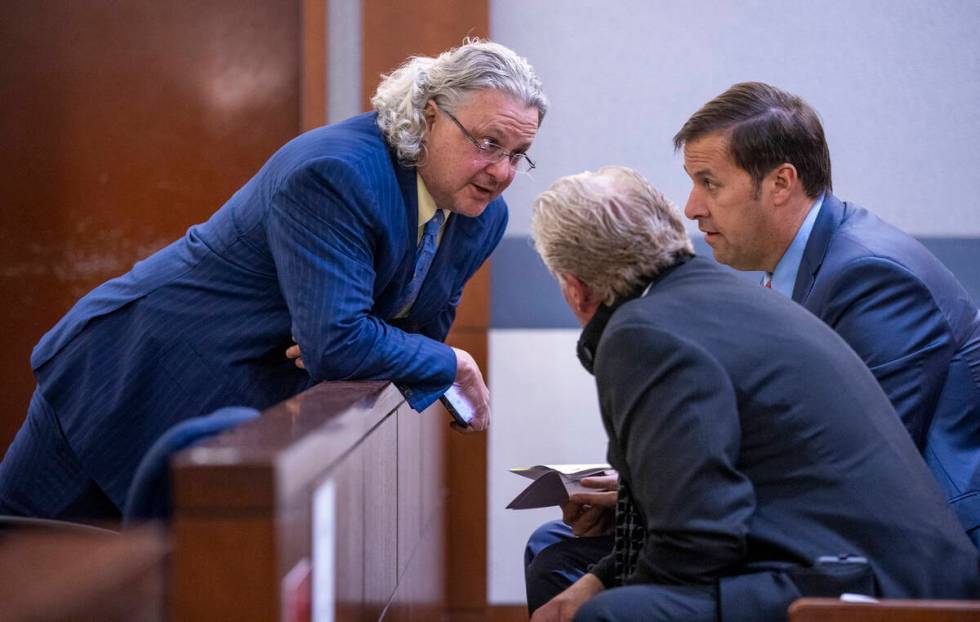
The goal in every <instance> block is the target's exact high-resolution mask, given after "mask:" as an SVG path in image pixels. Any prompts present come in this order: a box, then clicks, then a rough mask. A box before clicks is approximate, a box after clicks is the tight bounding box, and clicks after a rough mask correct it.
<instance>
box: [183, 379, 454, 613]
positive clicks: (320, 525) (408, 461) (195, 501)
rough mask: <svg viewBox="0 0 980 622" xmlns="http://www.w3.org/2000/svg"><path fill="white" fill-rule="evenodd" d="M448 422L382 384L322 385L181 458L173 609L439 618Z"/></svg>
mask: <svg viewBox="0 0 980 622" xmlns="http://www.w3.org/2000/svg"><path fill="white" fill-rule="evenodd" d="M447 425H448V416H447V415H446V414H445V412H444V411H442V409H441V407H438V406H434V407H432V408H430V409H429V410H427V411H426V412H424V413H421V414H419V413H416V412H415V411H414V410H412V409H411V408H410V407H409V406H408V405H407V403H406V402H405V400H404V398H403V397H402V395H401V393H400V392H399V391H398V390H397V389H395V388H394V386H392V385H391V384H388V383H382V382H357V383H342V382H334V383H323V384H320V385H318V386H316V387H314V388H312V389H310V390H309V391H306V392H304V393H302V394H300V395H298V396H297V397H295V398H293V399H290V400H288V401H286V402H284V403H282V404H280V405H278V406H275V407H273V408H271V409H269V410H267V411H265V412H263V413H262V416H261V417H259V418H258V419H256V420H254V421H251V422H249V423H247V424H244V425H242V426H240V427H238V428H236V429H234V430H231V431H229V432H226V433H225V434H222V435H220V436H218V437H216V438H214V439H211V440H209V441H206V442H204V443H202V444H201V445H198V446H196V447H194V448H192V449H190V450H187V451H185V452H183V453H181V454H180V455H179V456H178V457H177V459H176V461H175V465H174V503H175V506H174V517H173V525H172V534H173V572H172V582H171V586H172V594H173V596H172V600H171V618H172V619H173V620H181V621H194V620H262V621H263V622H265V621H268V620H289V621H292V620H308V619H311V618H310V613H309V612H310V611H312V614H313V615H312V619H314V620H319V619H331V620H347V619H357V620H377V619H384V620H397V619H419V620H420V619H436V618H438V617H439V616H440V614H441V612H442V611H443V610H444V609H445V591H446V590H445V575H444V570H443V568H444V552H445V542H444V529H443V523H444V515H443V505H444V497H445V486H444V482H445V479H446V478H445V473H444V459H443V454H444V449H443V442H444V441H443V430H444V429H445V427H446V426H447Z"/></svg>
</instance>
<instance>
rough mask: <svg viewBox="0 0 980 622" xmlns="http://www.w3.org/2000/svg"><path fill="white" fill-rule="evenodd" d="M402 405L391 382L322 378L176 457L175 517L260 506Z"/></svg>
mask: <svg viewBox="0 0 980 622" xmlns="http://www.w3.org/2000/svg"><path fill="white" fill-rule="evenodd" d="M404 403H405V398H404V396H402V394H401V392H400V391H398V389H396V388H395V386H394V385H393V384H391V383H390V382H383V381H371V382H323V383H320V384H318V385H316V386H315V387H312V388H311V389H308V390H307V391H304V392H303V393H300V394H299V395H297V396H295V397H293V398H291V399H289V400H286V401H285V402H282V403H281V404H277V405H276V406H273V407H272V408H269V409H267V410H265V411H263V412H262V415H261V416H260V417H258V418H257V419H255V420H253V421H249V422H247V423H245V424H242V425H240V426H238V427H236V428H234V429H232V430H229V431H227V432H225V433H223V434H220V435H218V436H216V437H214V438H211V439H208V440H206V441H203V442H202V443H201V444H199V445H197V446H195V447H193V448H191V449H188V450H186V451H183V452H180V453H179V454H178V455H177V456H176V457H175V459H174V497H175V499H176V505H175V507H176V508H177V512H178V514H182V513H187V512H194V511H196V510H204V509H209V510H213V509H217V508H226V509H230V510H260V509H263V510H264V509H267V508H269V507H272V506H274V505H275V503H276V500H277V499H279V500H280V501H281V500H284V499H286V498H288V497H290V496H291V495H293V494H294V493H296V492H298V491H299V490H302V489H303V488H304V487H305V486H308V485H309V482H311V481H313V480H316V479H317V478H318V477H319V475H320V474H322V473H324V472H326V471H327V470H329V469H331V468H333V466H335V465H336V464H337V463H338V462H340V460H342V459H343V457H344V456H345V455H346V454H347V453H348V452H350V451H351V450H352V449H354V448H355V447H356V446H357V445H358V444H359V443H360V442H361V441H362V440H363V439H364V438H365V437H366V436H367V435H368V434H369V433H370V432H371V430H372V429H373V428H374V427H375V426H377V425H378V424H379V423H381V422H382V421H383V420H384V419H385V418H386V417H388V416H389V415H391V414H392V413H394V412H395V411H396V410H398V408H399V407H400V406H401V405H402V404H404Z"/></svg>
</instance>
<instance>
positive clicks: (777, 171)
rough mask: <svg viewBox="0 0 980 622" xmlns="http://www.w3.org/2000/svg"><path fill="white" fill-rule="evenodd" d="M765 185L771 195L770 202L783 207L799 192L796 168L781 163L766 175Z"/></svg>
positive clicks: (798, 178) (786, 163)
mask: <svg viewBox="0 0 980 622" xmlns="http://www.w3.org/2000/svg"><path fill="white" fill-rule="evenodd" d="M766 181H767V185H768V186H769V190H770V192H771V193H772V202H773V203H774V204H776V205H784V204H786V203H787V202H788V201H789V200H790V199H792V198H794V197H795V196H796V192H797V191H798V190H800V183H801V182H800V176H799V174H798V173H797V171H796V167H795V166H793V165H792V164H790V163H789V162H783V163H782V164H780V165H779V166H777V167H776V168H774V169H773V170H771V171H770V172H769V174H768V175H766Z"/></svg>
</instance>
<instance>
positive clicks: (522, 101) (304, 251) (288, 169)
mask: <svg viewBox="0 0 980 622" xmlns="http://www.w3.org/2000/svg"><path fill="white" fill-rule="evenodd" d="M372 101H373V104H374V107H375V111H373V112H370V113H367V114H363V115H359V116H356V117H353V118H351V119H348V120H346V121H344V122H342V123H337V124H335V125H330V126H326V127H322V128H319V129H316V130H313V131H310V132H307V133H306V134H303V135H302V136H300V137H298V138H296V139H294V140H292V141H290V142H289V143H288V144H286V145H285V146H284V147H282V148H281V149H280V150H279V151H278V152H277V153H276V154H275V155H273V156H272V157H271V159H270V160H269V161H268V162H267V163H266V164H265V165H264V166H263V167H262V169H261V170H260V171H259V172H258V173H257V174H256V176H255V177H254V178H252V179H251V180H250V181H249V182H248V183H247V184H245V186H243V187H242V188H241V189H240V190H239V191H238V192H237V193H235V194H234V196H232V197H231V198H230V199H229V200H228V202H227V203H226V204H225V205H224V206H223V207H222V208H221V209H219V210H218V211H217V212H216V213H215V214H214V215H213V216H212V217H211V219H210V220H208V221H207V222H206V223H203V224H199V225H195V226H193V227H191V228H190V230H189V231H188V232H187V235H186V236H185V237H183V238H182V239H180V240H178V241H176V242H174V243H173V244H171V245H170V246H168V247H167V248H165V249H163V250H161V251H159V252H158V253H156V254H154V255H152V256H151V257H149V258H148V259H146V260H145V261H142V262H140V263H138V264H137V265H136V266H135V267H134V268H133V270H132V271H131V272H129V273H128V274H125V275H123V276H121V277H119V278H116V279H113V280H111V281H109V282H107V283H105V284H103V285H101V286H100V287H98V288H96V289H95V290H93V291H92V292H91V293H89V294H88V295H86V296H85V297H84V298H82V299H81V300H80V301H79V302H78V303H77V304H76V305H75V306H74V308H72V309H71V310H70V311H69V312H68V314H67V315H66V316H65V317H64V318H63V319H62V320H61V321H60V322H59V323H58V324H57V325H56V326H55V327H54V328H53V329H52V330H51V331H50V332H48V334H47V335H45V336H44V337H43V338H42V340H41V342H40V343H39V344H38V345H37V346H36V347H35V349H34V352H33V355H32V357H31V365H32V367H33V369H34V374H35V377H36V379H37V389H36V390H35V393H34V397H33V398H32V400H31V406H30V410H29V413H28V418H27V421H26V422H25V424H24V426H23V427H22V429H21V430H20V432H19V433H18V435H17V437H16V439H15V440H14V443H13V445H12V446H11V447H10V449H9V451H8V452H7V455H6V457H5V458H4V461H3V463H2V465H0V514H18V515H30V516H41V517H49V518H63V519H112V518H115V517H118V515H119V511H120V509H121V508H122V507H123V503H124V500H125V498H126V493H127V488H128V486H129V484H130V481H131V479H132V477H133V473H134V471H135V469H136V466H137V464H138V463H139V461H140V459H141V458H142V457H143V455H144V454H145V453H146V451H147V449H148V448H149V447H150V445H151V444H152V443H153V442H154V441H155V440H156V439H157V438H159V437H160V436H161V435H162V434H163V433H164V432H165V431H166V430H167V429H168V428H170V427H171V426H173V425H174V424H175V423H177V422H178V421H180V420H181V419H183V418H187V417H191V416H194V415H200V414H204V413H208V412H211V411H213V410H215V409H217V408H220V407H223V406H229V405H247V406H252V407H254V408H259V409H261V408H266V407H268V406H271V405H273V404H275V403H277V402H279V401H281V400H283V399H286V398H288V397H290V396H291V395H293V394H295V393H297V392H298V391H300V390H302V389H304V388H305V387H307V386H309V385H310V384H311V383H312V382H319V381H321V380H339V379H384V380H391V381H393V382H396V383H398V385H399V386H400V387H401V388H402V390H403V391H404V393H405V395H406V397H407V399H408V402H409V403H410V404H411V406H412V407H413V408H415V409H416V410H422V409H424V408H425V407H427V406H428V405H429V404H431V403H432V402H433V401H434V400H436V399H437V398H438V397H439V396H440V395H441V394H442V393H443V392H445V391H446V390H447V388H449V387H450V386H451V385H453V384H457V385H459V386H460V388H461V391H462V393H463V394H464V396H465V397H466V398H467V399H469V401H471V402H472V403H473V404H474V406H475V408H476V417H475V419H474V421H473V424H472V426H471V429H473V430H483V429H484V428H486V426H487V424H488V418H489V399H488V391H487V388H486V385H485V384H484V382H483V378H482V376H481V373H480V370H479V369H478V367H477V365H476V363H475V362H474V361H473V358H472V357H471V356H470V355H469V354H467V353H466V352H464V351H462V350H459V349H455V348H450V347H448V346H446V345H444V344H443V343H442V341H443V339H444V338H445V337H446V334H447V332H448V330H449V327H450V325H451V324H452V321H453V318H454V316H455V311H456V305H457V304H458V302H459V299H460V295H461V293H462V290H463V286H464V285H465V283H466V281H467V280H468V279H469V278H470V277H471V276H472V275H473V274H474V273H475V272H476V271H477V269H479V267H480V265H481V264H482V263H483V261H484V260H485V259H486V258H487V256H488V255H489V254H490V252H491V251H492V250H493V248H494V247H495V246H496V245H497V243H498V242H499V240H500V238H501V236H502V235H503V232H504V228H505V226H506V223H507V207H506V205H505V204H504V202H503V200H502V199H501V198H500V194H501V192H503V190H504V189H505V188H507V186H508V185H510V183H511V182H512V181H513V179H514V177H515V175H516V173H518V172H520V171H526V170H529V169H530V168H533V166H534V164H533V163H532V161H531V159H530V158H529V157H528V155H527V150H528V149H529V148H530V146H531V142H532V141H533V140H534V137H535V135H536V133H537V129H538V125H539V123H540V122H541V120H542V118H543V117H544V115H545V112H546V110H547V107H548V104H547V100H546V98H545V96H544V94H543V92H542V90H541V84H540V81H539V80H538V78H537V76H536V75H535V73H534V70H533V69H532V68H531V66H530V65H529V64H528V62H527V61H526V60H525V59H523V58H521V57H520V56H518V55H517V54H515V53H514V52H513V51H512V50H509V49H508V48H506V47H504V46H501V45H498V44H495V43H491V42H487V41H478V40H473V41H467V42H466V43H465V44H464V45H462V46H460V47H459V48H456V49H452V50H449V51H447V52H445V53H443V54H440V55H439V56H438V57H435V58H428V57H414V58H410V59H409V60H408V61H407V62H406V63H405V64H404V65H402V66H401V67H400V68H399V69H397V70H396V71H394V72H393V73H392V74H391V75H389V76H386V77H385V78H384V80H383V81H382V83H381V85H380V86H379V87H378V90H377V94H376V96H375V97H374V99H373V100H372ZM293 340H295V344H293ZM287 349H288V353H287V354H286V355H284V354H283V353H284V352H286V351H287ZM287 357H288V358H287ZM289 359H294V360H289ZM294 363H295V364H294ZM303 368H305V371H304V369H303Z"/></svg>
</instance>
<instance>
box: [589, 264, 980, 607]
mask: <svg viewBox="0 0 980 622" xmlns="http://www.w3.org/2000/svg"><path fill="white" fill-rule="evenodd" d="M601 323H602V319H601V315H599V314H597V316H596V317H595V318H593V320H592V322H591V323H590V324H589V325H588V326H587V327H586V330H585V331H584V333H583V338H582V343H583V345H582V349H583V350H585V351H591V352H594V353H595V354H594V361H595V363H594V373H595V377H596V385H597V387H598V393H599V402H600V410H601V413H602V419H603V423H604V425H605V428H606V432H607V434H608V436H609V452H608V458H609V463H610V464H611V465H612V466H613V467H615V468H616V469H617V470H618V471H619V476H620V479H621V482H623V483H624V484H625V485H626V487H627V488H628V489H629V491H630V496H631V497H632V498H633V500H634V502H635V504H636V507H637V510H638V511H639V513H640V515H641V518H642V521H641V523H642V524H643V525H644V526H645V528H646V540H645V543H644V544H643V546H642V549H641V551H640V555H639V559H638V564H637V568H636V571H635V573H634V574H633V575H632V576H631V577H629V578H628V581H627V582H628V583H656V584H662V585H679V584H709V585H710V584H712V583H716V584H717V585H718V586H719V592H718V597H719V599H720V603H719V604H720V607H721V612H722V619H726V620H730V619H744V620H762V619H771V618H772V617H773V616H775V617H776V618H778V619H785V612H786V606H787V605H788V602H789V601H791V600H792V599H793V598H795V597H797V596H799V593H800V592H799V589H800V587H801V584H800V583H794V582H793V581H789V580H787V576H790V575H787V574H784V573H783V572H782V571H781V570H779V569H780V568H787V569H793V568H796V569H797V570H800V571H801V572H802V570H801V569H806V568H807V567H809V566H810V565H811V564H813V563H814V562H816V561H817V559H818V558H819V557H821V556H825V555H838V554H843V553H846V554H851V555H857V556H863V557H866V558H867V559H868V560H869V561H870V564H871V567H872V569H873V572H874V578H875V581H876V583H877V589H876V590H875V591H876V592H877V594H879V595H881V596H886V597H893V598H939V597H949V598H963V597H972V596H975V595H976V594H977V589H978V585H977V582H978V574H977V551H976V549H974V548H973V546H972V545H971V544H970V541H969V540H968V539H967V537H966V536H965V534H964V533H963V532H962V530H961V529H960V526H959V524H958V523H957V521H956V518H955V517H954V516H953V513H952V512H951V511H950V509H949V507H948V506H947V504H946V503H945V502H944V499H943V497H942V496H941V494H940V491H939V488H938V486H937V485H936V482H935V481H934V480H933V478H932V476H931V475H930V473H929V471H928V469H927V468H926V465H925V464H924V463H923V461H922V459H921V457H920V456H919V454H918V452H917V451H916V448H915V446H914V444H913V443H912V441H911V439H910V438H909V435H908V434H907V433H906V431H905V429H904V428H903V426H902V424H901V422H900V421H899V419H898V418H897V417H896V416H895V412H894V409H893V408H892V406H891V405H890V404H889V402H888V398H887V397H886V396H885V394H884V392H883V391H882V390H881V388H880V387H879V386H878V383H877V382H875V379H874V377H873V376H872V375H871V373H870V372H869V371H868V368H867V367H866V366H865V365H864V364H863V363H862V361H861V360H860V359H859V358H858V357H857V356H856V355H855V354H854V352H853V351H852V350H851V349H850V348H849V347H848V346H847V344H846V343H845V342H844V341H843V340H842V339H841V338H840V337H839V336H838V335H836V334H835V333H834V332H833V331H832V330H830V329H829V328H828V327H827V326H826V325H825V324H824V323H823V322H821V321H820V320H818V319H817V318H815V317H814V316H813V315H811V314H809V313H806V312H804V311H803V309H801V308H800V307H799V306H798V305H796V304H795V303H793V302H791V301H790V300H787V299H786V298H785V297H783V296H780V295H779V294H777V293H774V292H772V291H771V290H766V289H765V288H761V287H757V286H754V285H750V284H746V283H745V282H744V281H742V280H741V279H739V278H738V277H737V276H735V275H734V274H732V273H731V272H729V271H727V270H724V269H723V268H721V267H719V266H717V265H716V264H714V263H713V262H711V261H710V260H707V259H701V258H697V257H695V258H693V259H691V260H690V261H688V262H687V263H685V264H683V265H680V266H678V267H676V268H674V269H673V270H672V271H670V272H669V273H666V274H664V275H662V276H661V277H660V278H658V279H657V280H656V282H655V283H654V284H653V286H652V288H651V289H650V292H649V294H647V295H646V296H645V297H642V298H639V299H636V300H632V301H629V302H626V303H625V304H623V305H622V306H621V307H619V308H618V309H616V310H615V311H613V312H612V316H611V319H608V324H606V325H605V326H604V327H603V326H601ZM589 344H591V345H589ZM588 358H589V357H588V356H587V355H586V356H584V357H583V360H586V361H587V360H588ZM612 565H613V557H612V556H609V557H607V558H604V559H603V560H602V561H600V562H599V563H598V564H597V565H596V566H595V567H594V568H593V570H592V572H593V573H595V574H596V575H597V576H599V577H600V578H601V579H602V580H603V582H604V583H605V584H606V585H609V578H610V573H611V571H612ZM767 569H768V570H767ZM771 569H776V570H771ZM795 576H802V575H799V574H797V575H795ZM794 581H795V580H794ZM804 593H806V592H804ZM772 612H775V613H772Z"/></svg>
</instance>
